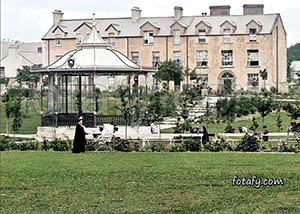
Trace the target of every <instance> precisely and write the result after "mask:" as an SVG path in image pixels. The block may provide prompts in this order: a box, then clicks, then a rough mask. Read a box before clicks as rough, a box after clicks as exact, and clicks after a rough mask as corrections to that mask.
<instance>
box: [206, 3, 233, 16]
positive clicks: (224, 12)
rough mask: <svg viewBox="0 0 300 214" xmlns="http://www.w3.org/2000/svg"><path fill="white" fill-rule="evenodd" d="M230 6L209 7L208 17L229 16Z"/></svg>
mask: <svg viewBox="0 0 300 214" xmlns="http://www.w3.org/2000/svg"><path fill="white" fill-rule="evenodd" d="M230 8H231V7H230V6H229V5H221V6H210V7H209V10H210V15H211V16H230Z"/></svg>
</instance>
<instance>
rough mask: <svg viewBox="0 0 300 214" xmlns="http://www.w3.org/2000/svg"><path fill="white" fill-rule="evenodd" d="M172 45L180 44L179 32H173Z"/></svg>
mask: <svg viewBox="0 0 300 214" xmlns="http://www.w3.org/2000/svg"><path fill="white" fill-rule="evenodd" d="M173 44H174V45H179V44H180V30H174V31H173Z"/></svg>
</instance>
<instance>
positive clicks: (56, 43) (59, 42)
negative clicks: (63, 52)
mask: <svg viewBox="0 0 300 214" xmlns="http://www.w3.org/2000/svg"><path fill="white" fill-rule="evenodd" d="M61 45H62V44H61V35H60V34H56V35H55V46H61Z"/></svg>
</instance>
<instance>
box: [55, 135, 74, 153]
mask: <svg viewBox="0 0 300 214" xmlns="http://www.w3.org/2000/svg"><path fill="white" fill-rule="evenodd" d="M71 144H72V141H71V140H62V139H57V138H56V139H54V140H53V141H51V142H50V145H51V148H52V149H53V151H69V150H70V149H71Z"/></svg>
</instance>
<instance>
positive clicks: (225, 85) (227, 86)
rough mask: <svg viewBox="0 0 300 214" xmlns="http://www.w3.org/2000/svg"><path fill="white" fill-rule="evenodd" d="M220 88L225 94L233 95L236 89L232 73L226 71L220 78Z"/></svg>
mask: <svg viewBox="0 0 300 214" xmlns="http://www.w3.org/2000/svg"><path fill="white" fill-rule="evenodd" d="M219 79H220V85H219V88H220V89H221V91H223V92H225V93H229V94H231V93H232V92H233V91H234V88H235V76H234V74H233V73H232V72H231V71H224V72H222V73H221V74H220V76H219Z"/></svg>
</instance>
